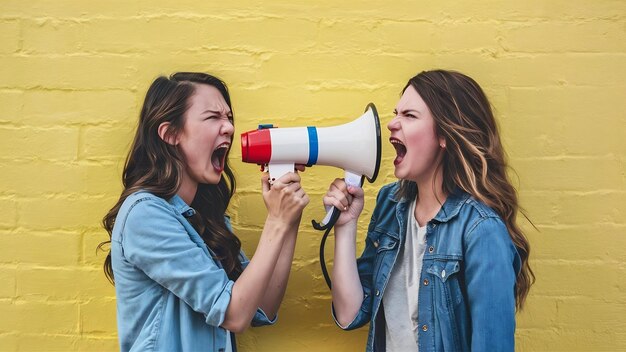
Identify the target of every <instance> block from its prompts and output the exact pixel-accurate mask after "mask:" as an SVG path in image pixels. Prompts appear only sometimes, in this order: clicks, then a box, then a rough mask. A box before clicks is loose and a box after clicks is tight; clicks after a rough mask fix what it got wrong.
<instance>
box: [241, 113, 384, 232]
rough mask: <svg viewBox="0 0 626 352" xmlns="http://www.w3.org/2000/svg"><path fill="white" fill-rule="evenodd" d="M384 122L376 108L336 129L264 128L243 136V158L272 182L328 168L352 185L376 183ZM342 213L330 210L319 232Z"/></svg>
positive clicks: (318, 225) (316, 226) (319, 225)
mask: <svg viewBox="0 0 626 352" xmlns="http://www.w3.org/2000/svg"><path fill="white" fill-rule="evenodd" d="M381 147H382V146H381V140H380V121H379V119H378V112H377V111H376V107H375V106H374V104H371V103H370V104H368V105H367V108H366V109H365V113H364V114H363V115H361V117H359V118H357V119H356V120H354V121H352V122H349V123H346V124H343V125H339V126H333V127H319V128H318V127H312V126H309V127H292V128H274V127H273V126H272V125H260V126H259V129H257V130H253V131H249V132H245V133H242V134H241V156H242V159H243V161H244V162H248V163H256V164H260V165H267V167H268V169H269V173H270V175H269V176H270V182H273V181H274V180H276V179H278V178H280V177H281V176H282V175H284V174H286V173H287V172H292V171H294V167H295V164H305V165H307V166H312V165H327V166H335V167H339V168H341V169H343V170H345V181H346V183H347V184H348V185H353V186H359V187H361V186H362V185H363V181H364V179H365V178H367V180H368V181H369V182H374V181H375V180H376V177H377V176H378V170H379V169H380V159H381V153H382V149H381ZM338 217H339V210H337V209H336V208H333V207H328V209H327V214H326V217H324V219H323V220H322V221H321V223H316V222H315V221H314V222H313V226H314V227H315V228H316V229H325V228H327V227H329V226H332V225H334V223H335V221H336V220H337V218H338Z"/></svg>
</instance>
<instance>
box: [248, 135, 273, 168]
mask: <svg viewBox="0 0 626 352" xmlns="http://www.w3.org/2000/svg"><path fill="white" fill-rule="evenodd" d="M271 157H272V137H271V135H270V130H269V129H260V130H254V131H249V132H244V133H242V134H241V159H242V161H243V162H246V163H256V164H267V163H269V162H270V159H271Z"/></svg>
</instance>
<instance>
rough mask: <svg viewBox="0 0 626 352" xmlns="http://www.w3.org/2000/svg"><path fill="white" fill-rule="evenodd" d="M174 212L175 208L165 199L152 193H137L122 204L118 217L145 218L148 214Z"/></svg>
mask: <svg viewBox="0 0 626 352" xmlns="http://www.w3.org/2000/svg"><path fill="white" fill-rule="evenodd" d="M154 211H156V212H165V213H167V212H173V208H172V207H171V206H170V204H169V203H168V202H167V201H166V200H165V199H163V198H161V197H159V196H156V195H154V194H152V193H150V192H146V191H137V192H135V193H133V194H131V195H129V196H128V197H127V198H126V199H125V200H124V203H123V204H122V207H121V208H120V212H119V213H118V217H119V216H120V215H126V216H134V217H135V216H138V217H141V216H144V215H146V214H145V213H146V212H154Z"/></svg>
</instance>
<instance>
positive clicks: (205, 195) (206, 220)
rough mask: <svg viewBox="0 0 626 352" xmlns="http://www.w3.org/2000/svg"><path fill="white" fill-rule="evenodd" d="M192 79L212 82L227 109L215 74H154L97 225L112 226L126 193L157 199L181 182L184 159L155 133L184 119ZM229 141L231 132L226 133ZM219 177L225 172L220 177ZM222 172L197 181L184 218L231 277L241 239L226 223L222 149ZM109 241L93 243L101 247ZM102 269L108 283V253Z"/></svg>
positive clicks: (228, 189)
mask: <svg viewBox="0 0 626 352" xmlns="http://www.w3.org/2000/svg"><path fill="white" fill-rule="evenodd" d="M197 84H207V85H210V86H213V87H215V88H216V89H217V90H218V91H219V92H220V93H221V94H222V96H223V97H224V100H226V103H227V104H228V106H229V107H230V108H231V111H232V105H231V102H230V95H229V94H228V88H227V87H226V84H225V83H224V82H222V81H221V80H220V79H219V78H217V77H214V76H211V75H208V74H205V73H194V72H179V73H175V74H172V75H171V76H170V77H169V78H168V77H164V76H161V77H158V78H157V79H156V80H155V81H154V82H152V85H150V88H149V89H148V92H147V93H146V97H145V99H144V103H143V107H142V109H141V114H140V115H139V125H138V127H137V132H136V134H135V138H134V140H133V144H132V147H131V149H130V152H129V153H128V156H127V157H126V164H125V166H124V172H123V175H122V183H123V186H124V190H123V191H122V194H121V195H120V198H119V200H118V201H117V203H116V204H115V205H114V206H113V208H111V210H109V212H108V213H107V214H106V215H105V216H104V218H103V220H102V224H103V226H104V228H105V229H106V230H107V232H108V233H109V239H110V237H111V234H112V232H113V226H114V225H115V218H116V217H117V214H118V212H119V210H120V207H121V206H122V203H124V200H126V198H127V197H128V196H129V195H131V194H133V193H135V192H137V191H139V190H144V191H148V192H150V193H152V194H154V195H156V196H158V197H161V198H163V199H170V198H171V197H173V196H174V195H175V194H176V192H177V191H178V188H179V187H180V185H181V180H182V171H183V170H184V168H185V164H184V158H183V156H182V154H181V153H180V152H179V150H178V149H177V147H176V146H172V145H170V144H168V143H166V142H164V141H163V139H161V138H160V137H159V134H158V128H159V125H160V124H161V123H163V122H169V123H170V127H169V129H168V132H167V133H168V134H171V135H176V134H177V133H178V132H179V131H181V130H182V128H183V126H184V124H185V117H184V116H185V112H186V111H187V109H188V108H189V104H190V98H191V97H192V96H193V94H194V93H195V86H196V85H197ZM231 141H232V137H231ZM224 176H225V177H224ZM224 176H222V178H221V179H220V181H219V183H218V184H216V185H212V184H200V185H198V190H197V192H196V195H195V198H194V200H193V202H192V204H190V206H191V207H192V208H194V209H195V210H196V214H195V215H193V216H192V217H191V218H189V221H190V222H191V224H192V225H193V227H194V228H195V229H196V230H197V231H198V233H199V234H200V236H201V237H202V239H203V240H204V242H205V243H206V245H207V247H208V248H210V249H211V250H212V251H213V253H214V254H215V256H216V258H215V259H216V260H219V261H220V262H221V264H222V266H223V267H224V270H225V271H226V273H227V274H228V277H229V278H230V279H231V280H236V279H237V278H238V277H239V275H240V274H241V272H242V267H241V262H240V261H239V251H240V249H241V242H240V241H239V239H238V238H237V236H235V235H234V234H233V233H232V232H231V231H230V230H229V229H228V227H227V226H226V223H225V220H224V214H225V212H226V208H227V207H228V203H229V202H230V199H231V197H232V195H233V193H234V191H235V177H234V175H233V172H232V170H231V168H230V166H229V165H228V153H227V155H226V162H225V165H224ZM110 242H111V241H110V240H109V241H105V242H102V243H100V245H98V249H102V248H103V246H104V245H106V244H107V243H110ZM104 273H105V275H106V276H107V278H108V279H109V281H111V283H114V282H115V281H114V280H115V279H114V277H113V267H112V263H111V252H110V251H109V253H108V255H107V257H106V259H105V262H104Z"/></svg>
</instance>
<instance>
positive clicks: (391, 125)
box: [387, 115, 400, 131]
mask: <svg viewBox="0 0 626 352" xmlns="http://www.w3.org/2000/svg"><path fill="white" fill-rule="evenodd" d="M399 128H400V122H399V121H398V115H395V116H394V117H393V119H391V121H389V123H388V124H387V129H388V130H389V131H394V130H397V129H399Z"/></svg>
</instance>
